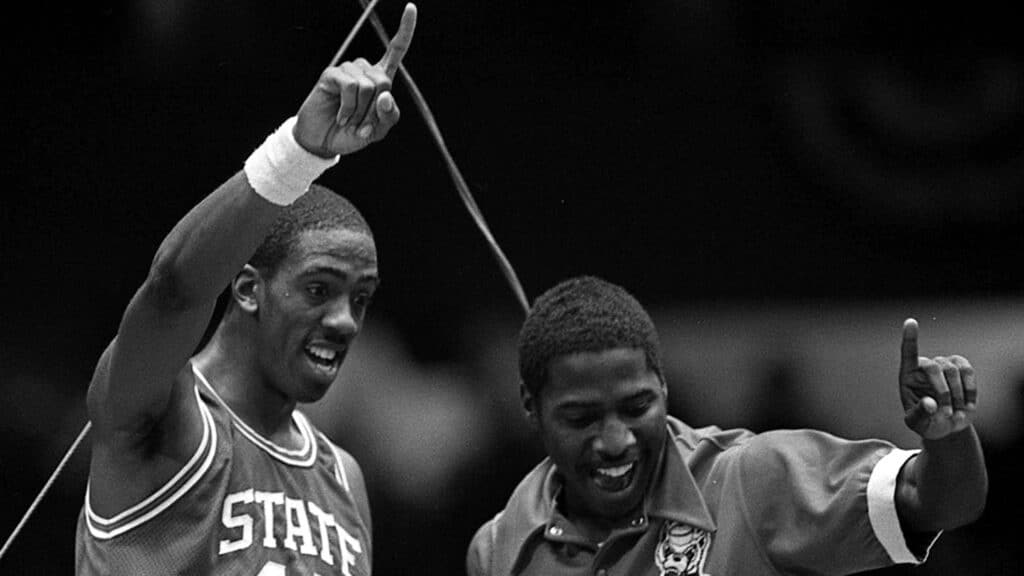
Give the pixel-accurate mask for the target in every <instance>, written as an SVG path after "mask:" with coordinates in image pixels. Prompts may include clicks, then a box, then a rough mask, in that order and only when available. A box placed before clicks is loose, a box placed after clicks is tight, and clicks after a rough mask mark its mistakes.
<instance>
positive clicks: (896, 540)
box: [868, 448, 939, 564]
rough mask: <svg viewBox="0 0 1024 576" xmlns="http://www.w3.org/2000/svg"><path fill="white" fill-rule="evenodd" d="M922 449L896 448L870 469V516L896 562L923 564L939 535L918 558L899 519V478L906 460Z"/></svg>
mask: <svg viewBox="0 0 1024 576" xmlns="http://www.w3.org/2000/svg"><path fill="white" fill-rule="evenodd" d="M918 452H920V450H901V449H899V448H896V449H894V450H892V451H891V452H889V453H888V454H886V455H885V456H883V457H882V459H881V460H879V461H878V463H877V464H875V467H874V469H872V470H871V477H870V478H869V479H868V518H869V519H870V520H871V528H872V529H873V530H874V531H875V537H876V538H878V541H879V542H880V543H881V544H882V547H884V548H885V551H886V552H888V554H889V558H891V559H892V561H893V562H895V563H897V564H920V563H922V562H924V561H925V560H926V559H927V558H928V551H930V550H931V547H932V545H933V544H935V540H937V539H938V537H939V536H938V535H936V536H935V538H934V539H932V541H931V542H930V543H929V544H928V548H927V549H926V550H925V553H924V555H923V556H922V557H918V556H917V555H915V554H914V553H913V552H912V551H911V550H910V547H909V546H907V539H906V537H905V536H904V535H903V530H902V529H901V528H900V519H899V516H898V515H897V514H896V478H897V477H898V476H899V473H900V469H901V468H903V465H904V464H906V462H907V460H909V459H910V458H912V457H913V456H915V455H916V454H917V453H918Z"/></svg>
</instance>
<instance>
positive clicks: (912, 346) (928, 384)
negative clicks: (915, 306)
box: [899, 318, 978, 440]
mask: <svg viewBox="0 0 1024 576" xmlns="http://www.w3.org/2000/svg"><path fill="white" fill-rule="evenodd" d="M917 333H918V325H917V321H916V320H914V319H913V318H908V319H907V320H906V321H905V322H904V323H903V343H902V346H901V353H900V376H899V384H900V400H902V402H903V413H904V421H905V422H906V424H907V426H908V427H909V428H910V429H911V430H913V431H914V432H916V433H917V434H918V435H920V436H921V437H922V438H925V439H928V440H937V439H939V438H943V437H945V436H948V435H950V434H952V433H954V432H959V431H960V430H963V429H964V428H967V427H968V426H970V424H971V421H972V419H973V417H974V412H975V410H976V409H977V400H978V389H977V386H976V385H975V381H974V368H973V367H972V366H971V364H970V362H968V361H967V359H966V358H964V357H963V356H959V355H953V356H936V357H934V358H925V357H923V356H918V351H917Z"/></svg>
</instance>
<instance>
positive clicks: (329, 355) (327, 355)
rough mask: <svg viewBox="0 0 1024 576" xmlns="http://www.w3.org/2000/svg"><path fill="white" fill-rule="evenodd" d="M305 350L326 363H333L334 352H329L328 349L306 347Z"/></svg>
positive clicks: (335, 353)
mask: <svg viewBox="0 0 1024 576" xmlns="http://www.w3.org/2000/svg"><path fill="white" fill-rule="evenodd" d="M306 350H308V351H309V353H310V354H312V355H313V356H316V357H317V358H319V359H321V360H324V361H327V362H333V361H334V357H335V356H336V355H337V352H336V351H335V350H331V349H330V348H321V347H319V346H307V347H306Z"/></svg>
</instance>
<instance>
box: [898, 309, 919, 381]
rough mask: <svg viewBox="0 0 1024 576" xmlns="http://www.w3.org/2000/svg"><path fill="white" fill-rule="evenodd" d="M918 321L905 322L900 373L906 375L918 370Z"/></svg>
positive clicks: (908, 319)
mask: <svg viewBox="0 0 1024 576" xmlns="http://www.w3.org/2000/svg"><path fill="white" fill-rule="evenodd" d="M917 363H918V355H917V320H914V319H913V318H907V319H906V320H904V321H903V343H902V344H901V345H900V372H901V373H905V372H908V371H910V370H914V369H915V368H917Z"/></svg>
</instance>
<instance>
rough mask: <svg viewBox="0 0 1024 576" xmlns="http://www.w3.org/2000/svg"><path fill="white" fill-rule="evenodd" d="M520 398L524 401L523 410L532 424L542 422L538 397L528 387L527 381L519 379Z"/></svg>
mask: <svg viewBox="0 0 1024 576" xmlns="http://www.w3.org/2000/svg"><path fill="white" fill-rule="evenodd" d="M519 399H520V400H521V401H522V403H523V411H524V412H525V413H526V419H527V420H528V421H529V422H530V424H532V425H534V426H536V425H538V424H539V423H540V406H539V405H538V398H537V397H536V396H534V395H533V393H532V392H530V390H529V389H528V388H527V387H526V383H524V382H523V381H521V380H520V381H519Z"/></svg>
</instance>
